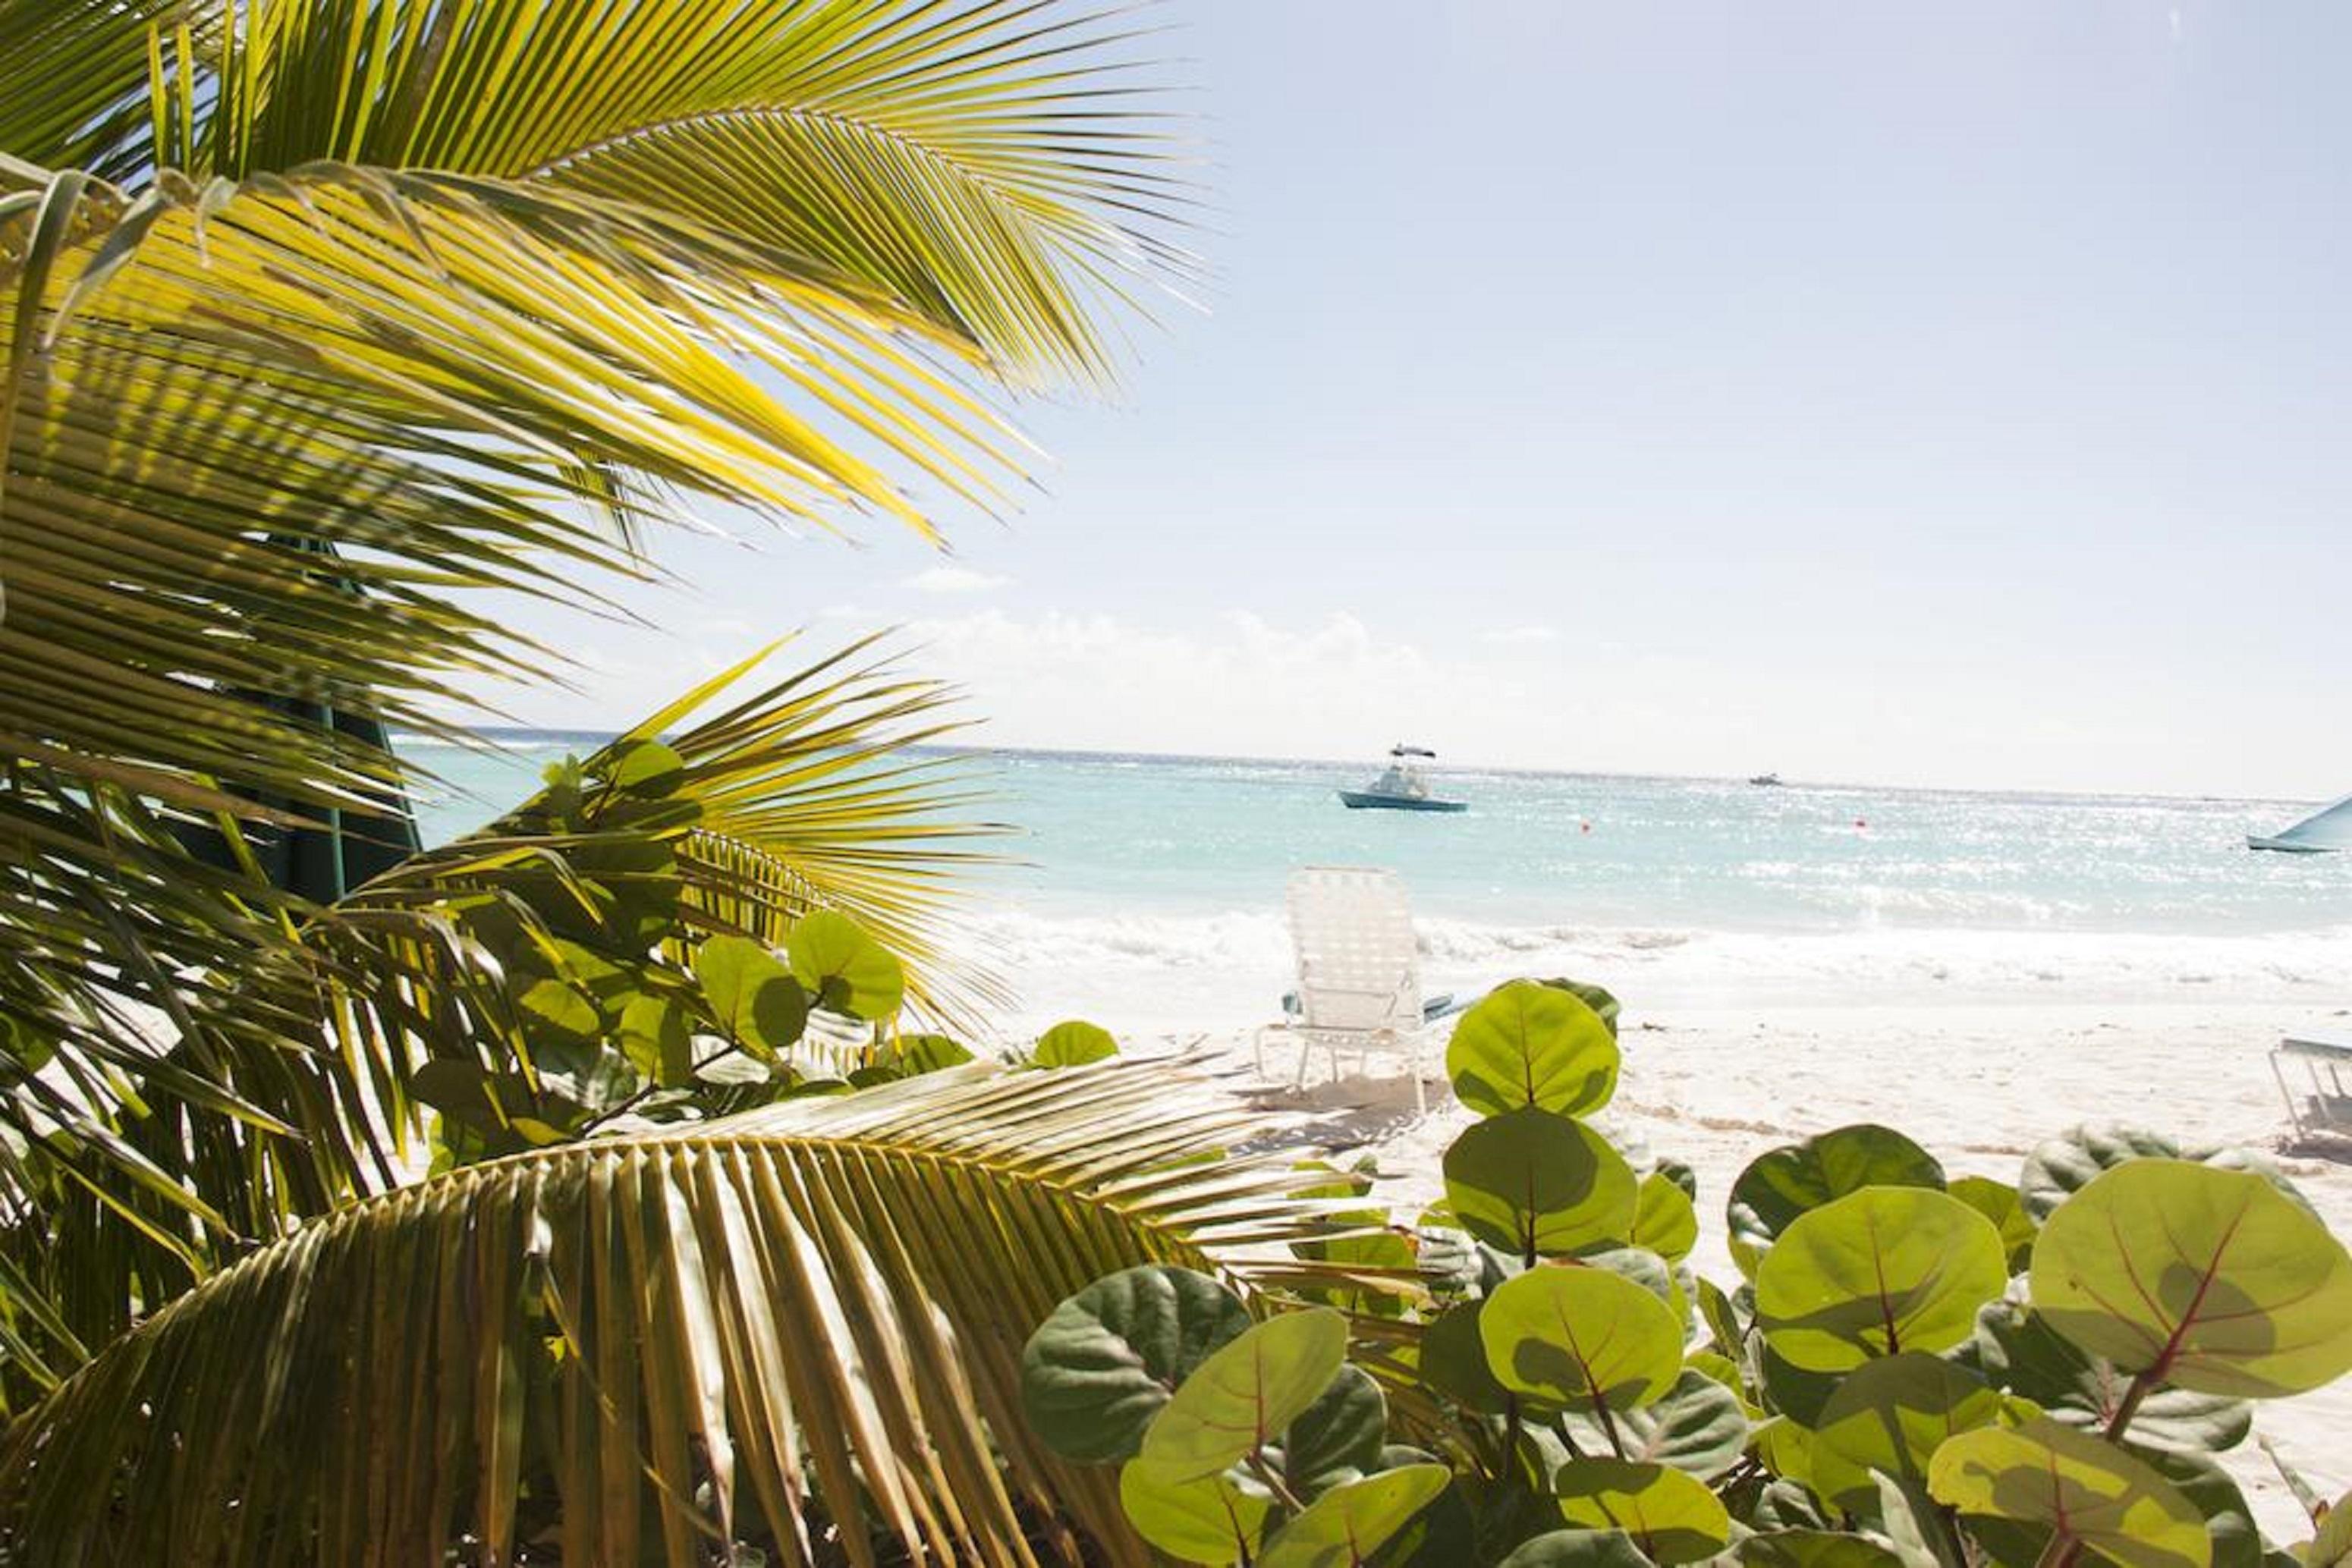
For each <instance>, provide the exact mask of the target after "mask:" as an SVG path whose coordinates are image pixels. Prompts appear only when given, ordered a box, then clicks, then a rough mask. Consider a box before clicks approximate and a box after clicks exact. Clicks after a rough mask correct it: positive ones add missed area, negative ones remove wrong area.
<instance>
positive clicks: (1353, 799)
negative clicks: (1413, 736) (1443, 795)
mask: <svg viewBox="0 0 2352 1568" xmlns="http://www.w3.org/2000/svg"><path fill="white" fill-rule="evenodd" d="M1418 758H1428V759H1429V760H1430V761H1432V762H1434V761H1436V760H1437V753H1435V752H1434V751H1430V750H1427V749H1425V748H1423V747H1418V746H1407V745H1405V744H1403V743H1402V741H1400V742H1399V743H1398V744H1396V745H1394V746H1391V747H1389V765H1388V769H1387V771H1386V772H1384V773H1382V774H1381V776H1380V777H1379V778H1377V779H1373V780H1372V781H1371V783H1370V784H1368V785H1366V786H1365V787H1364V788H1363V789H1342V790H1340V791H1339V803H1340V804H1341V805H1343V806H1345V807H1347V808H1348V810H1350V811H1466V810H1469V809H1470V802H1469V801H1467V800H1440V799H1438V797H1436V796H1434V795H1433V794H1431V793H1430V792H1429V780H1428V779H1424V778H1423V777H1422V772H1421V768H1420V765H1419V762H1418V760H1417V759H1418Z"/></svg>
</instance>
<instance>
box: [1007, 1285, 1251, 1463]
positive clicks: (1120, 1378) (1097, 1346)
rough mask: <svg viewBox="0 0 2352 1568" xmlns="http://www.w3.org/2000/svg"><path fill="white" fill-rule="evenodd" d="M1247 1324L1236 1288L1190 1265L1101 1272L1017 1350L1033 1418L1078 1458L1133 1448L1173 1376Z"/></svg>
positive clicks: (1046, 1436) (1050, 1443) (1060, 1448)
mask: <svg viewBox="0 0 2352 1568" xmlns="http://www.w3.org/2000/svg"><path fill="white" fill-rule="evenodd" d="M1249 1326H1250V1315H1249V1312H1248V1311H1247V1309H1245V1308H1244V1307H1243V1305H1242V1303H1241V1300H1240V1298H1239V1297H1237V1296H1235V1295H1234V1293H1233V1292H1232V1291H1228V1290H1227V1289H1225V1288H1224V1286H1223V1285H1221V1284H1219V1283H1218V1282H1217V1281H1214V1280H1212V1279H1210V1278H1209V1277H1208V1276H1207V1275H1206V1274H1196V1273H1194V1272H1193V1271H1192V1270H1190V1269H1176V1268H1171V1267H1169V1266H1167V1265H1165V1264H1160V1263H1150V1264H1146V1265H1144V1266H1142V1267H1141V1268H1136V1269H1127V1270H1121V1271H1120V1272H1118V1273H1116V1274H1110V1275H1107V1276H1105V1277H1104V1278H1102V1279H1099V1280H1097V1281H1095V1282H1094V1283H1093V1284H1091V1285H1088V1286H1087V1288H1086V1289H1085V1290H1083V1291H1079V1292H1078V1293H1077V1294H1076V1295H1075V1296H1072V1297H1070V1298H1069V1299H1068V1300H1066V1301H1064V1302H1063V1303H1062V1304H1061V1305H1060V1306H1058V1307H1056V1308H1055V1309H1054V1311H1053V1313H1052V1315H1051V1316H1049V1317H1047V1318H1046V1320H1045V1322H1044V1323H1042V1324H1040V1325H1039V1326H1038V1329H1037V1332H1036V1333H1033V1334H1031V1335H1030V1336H1029V1343H1028V1344H1027V1345H1026V1346H1025V1347H1024V1349H1023V1351H1022V1353H1021V1400H1022V1406H1023V1408H1024V1411H1025V1413H1026V1414H1027V1416H1028V1417H1029V1426H1030V1428H1031V1429H1032V1430H1033V1431H1034V1432H1035V1433H1036V1434H1037V1436H1038V1437H1040V1438H1041V1439H1043V1440H1044V1442H1045V1446H1046V1447H1048V1448H1052V1449H1053V1450H1054V1451H1055V1453H1057V1454H1060V1455H1061V1456H1062V1457H1063V1458H1068V1459H1076V1460H1077V1461H1079V1462H1080V1463H1082V1464H1100V1463H1102V1462H1104V1461H1106V1460H1110V1459H1125V1458H1133V1457H1134V1455H1135V1453H1136V1451H1137V1449H1138V1448H1140V1447H1141V1446H1142V1443H1143V1434H1144V1431H1145V1429H1146V1428H1147V1427H1150V1425H1151V1420H1152V1417H1153V1416H1157V1415H1159V1414H1160V1407H1161V1406H1164V1405H1166V1404H1167V1403H1168V1400H1169V1396H1171V1395H1172V1394H1173V1393H1174V1392H1175V1391H1176V1386H1177V1385H1179V1384H1181V1383H1182V1382H1183V1381H1184V1380H1185V1379H1186V1378H1187V1377H1189V1376H1191V1375H1192V1373H1193V1371H1194V1370H1195V1369H1196V1368H1197V1367H1199V1366H1200V1365H1201V1364H1202V1363H1203V1362H1205V1361H1206V1360H1208V1359H1209V1357H1210V1356H1211V1355H1212V1354H1214V1353H1215V1352H1216V1351H1217V1350H1218V1349H1219V1348H1221V1347H1222V1346H1224V1345H1226V1344H1229V1343H1233V1342H1234V1340H1237V1339H1239V1338H1240V1337H1241V1336H1242V1335H1243V1334H1244V1333H1247V1332H1248V1330H1249Z"/></svg>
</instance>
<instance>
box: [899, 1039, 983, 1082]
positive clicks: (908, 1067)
mask: <svg viewBox="0 0 2352 1568" xmlns="http://www.w3.org/2000/svg"><path fill="white" fill-rule="evenodd" d="M971 1060H972V1054H971V1051H969V1050H967V1049H966V1048H965V1047H963V1046H961V1045H959V1044H957V1043H956V1042H955V1041H954V1040H950V1039H949V1038H948V1037H947V1036H946V1035H943V1034H908V1035H901V1036H899V1037H898V1041H897V1043H896V1045H895V1046H894V1047H893V1048H892V1050H891V1052H890V1065H891V1066H892V1067H893V1068H895V1069H897V1070H898V1075H899V1076H900V1077H902V1078H913V1077H917V1076H919V1074H922V1073H925V1072H938V1071H942V1070H943V1069H946V1068H950V1067H961V1066H962V1065H963V1064H964V1063H965V1062H967V1061H971Z"/></svg>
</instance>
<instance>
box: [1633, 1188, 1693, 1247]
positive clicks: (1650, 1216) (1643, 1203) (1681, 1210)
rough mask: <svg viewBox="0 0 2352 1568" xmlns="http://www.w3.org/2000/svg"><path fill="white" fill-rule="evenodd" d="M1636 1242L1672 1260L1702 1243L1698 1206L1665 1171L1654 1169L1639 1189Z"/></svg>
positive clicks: (1635, 1214) (1634, 1217)
mask: <svg viewBox="0 0 2352 1568" xmlns="http://www.w3.org/2000/svg"><path fill="white" fill-rule="evenodd" d="M1633 1245H1634V1246H1636V1247H1646V1248H1648V1249H1650V1250H1651V1251H1653V1252H1655V1253H1656V1254H1657V1255H1658V1256H1659V1257H1661V1258H1664V1259H1666V1260H1668V1261H1670V1262H1671V1261H1678V1260H1681V1259H1684V1258H1686V1257H1688V1256H1690V1249H1692V1248H1693V1247H1696V1246H1697V1245H1698V1209H1697V1208H1696V1206H1694V1205H1693V1204H1692V1202H1691V1200H1690V1194H1688V1193H1686V1192H1685V1191H1684V1190H1683V1189H1682V1188H1681V1187H1679V1186H1676V1185H1675V1180H1674V1178H1673V1177H1672V1176H1667V1175H1666V1174H1665V1173H1664V1171H1652V1172H1651V1173H1650V1174H1649V1175H1648V1176H1643V1178H1642V1185H1641V1186H1640V1187H1639V1188H1638V1189H1636V1196H1635V1203H1634V1208H1633Z"/></svg>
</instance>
